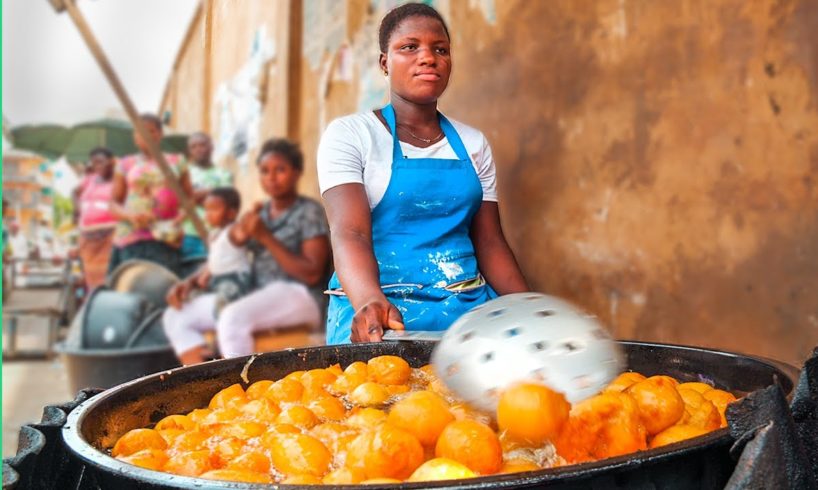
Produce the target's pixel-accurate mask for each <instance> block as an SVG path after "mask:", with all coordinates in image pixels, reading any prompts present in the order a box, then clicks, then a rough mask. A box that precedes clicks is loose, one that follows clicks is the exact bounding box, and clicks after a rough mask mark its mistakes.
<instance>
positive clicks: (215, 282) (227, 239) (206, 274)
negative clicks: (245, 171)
mask: <svg viewBox="0 0 818 490" xmlns="http://www.w3.org/2000/svg"><path fill="white" fill-rule="evenodd" d="M240 208H241V197H240V196H239V193H238V191H236V189H234V188H232V187H216V188H214V189H212V190H211V191H210V192H209V193H208V195H207V197H206V198H205V201H204V210H205V220H206V221H207V223H208V224H209V225H210V226H211V227H212V228H213V230H212V231H211V232H210V237H209V243H210V247H209V250H208V254H207V265H206V270H204V271H202V273H201V274H200V275H199V278H198V286H199V287H200V288H201V289H209V290H210V291H212V292H214V293H216V296H217V299H216V312H217V314H218V312H219V311H220V310H221V309H222V308H223V307H224V306H226V305H227V304H228V303H230V302H232V301H235V300H237V299H239V298H240V297H242V296H244V295H245V294H247V293H248V292H249V291H250V259H249V256H248V250H247V248H246V247H244V246H243V245H237V243H243V242H245V241H246V237H244V236H243V235H244V231H243V230H242V229H241V227H240V226H237V225H236V217H237V216H238V214H239V209H240Z"/></svg>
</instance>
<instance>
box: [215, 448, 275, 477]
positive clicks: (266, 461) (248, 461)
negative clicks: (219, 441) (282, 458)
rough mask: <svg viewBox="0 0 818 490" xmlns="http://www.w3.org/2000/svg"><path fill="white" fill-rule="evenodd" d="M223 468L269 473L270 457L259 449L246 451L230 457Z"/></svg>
mask: <svg viewBox="0 0 818 490" xmlns="http://www.w3.org/2000/svg"><path fill="white" fill-rule="evenodd" d="M225 468H227V469H230V470H241V471H252V472H255V473H269V472H270V458H269V457H267V456H266V455H265V454H264V453H262V452H261V451H247V452H246V453H244V454H241V455H239V456H236V457H235V458H233V459H231V460H230V461H229V462H228V463H227V466H225Z"/></svg>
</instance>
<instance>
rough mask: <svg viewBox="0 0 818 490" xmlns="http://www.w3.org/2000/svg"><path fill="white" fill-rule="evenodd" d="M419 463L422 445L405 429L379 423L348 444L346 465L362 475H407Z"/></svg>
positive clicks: (403, 476)
mask: <svg viewBox="0 0 818 490" xmlns="http://www.w3.org/2000/svg"><path fill="white" fill-rule="evenodd" d="M422 463H423V446H421V444H420V441H418V440H417V438H416V437H415V436H413V435H412V434H410V433H409V432H407V431H405V430H403V429H399V428H397V427H393V426H391V425H389V424H381V425H380V426H378V427H377V428H375V429H373V430H369V431H365V432H364V433H362V434H361V435H359V436H358V437H356V438H355V440H353V441H352V442H351V443H350V444H349V447H348V452H347V459H346V466H348V467H350V468H355V469H358V470H361V471H363V472H364V474H365V475H366V478H368V479H371V478H400V479H405V478H408V477H409V475H411V474H412V472H413V471H415V470H416V469H417V468H418V466H420V465H421V464H422Z"/></svg>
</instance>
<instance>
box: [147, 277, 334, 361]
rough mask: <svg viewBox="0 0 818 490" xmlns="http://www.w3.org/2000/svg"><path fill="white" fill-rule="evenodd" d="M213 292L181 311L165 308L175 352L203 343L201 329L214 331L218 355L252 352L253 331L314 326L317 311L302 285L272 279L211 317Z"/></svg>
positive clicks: (318, 315) (317, 322)
mask: <svg viewBox="0 0 818 490" xmlns="http://www.w3.org/2000/svg"><path fill="white" fill-rule="evenodd" d="M215 308H216V295H215V294H212V293H209V294H203V295H201V296H198V297H196V298H194V299H193V300H191V301H188V302H187V303H185V304H184V305H183V306H182V309H181V310H177V309H175V308H171V307H168V309H167V310H165V313H164V316H163V317H162V323H163V325H164V328H165V334H166V335H167V336H168V339H169V340H170V343H171V345H172V346H173V350H174V351H175V352H176V354H177V355H178V354H181V353H183V352H187V351H189V350H190V349H193V348H194V347H198V346H201V345H204V344H205V339H204V335H203V333H204V332H209V331H213V330H215V331H216V340H217V341H218V343H219V350H220V351H221V354H222V356H224V357H225V358H228V357H239V356H246V355H250V354H252V353H253V332H258V331H259V330H271V329H277V328H286V327H292V326H296V325H304V324H308V325H310V326H314V327H318V326H319V325H320V323H321V312H320V311H319V308H318V305H317V304H316V302H315V299H313V297H312V295H310V292H309V290H308V289H307V287H306V286H304V285H303V284H299V283H296V282H286V281H275V282H272V283H270V284H268V285H267V286H265V287H263V288H262V289H259V290H257V291H254V292H252V293H250V294H248V295H247V296H245V297H243V298H241V299H239V300H236V301H234V302H233V303H230V304H229V305H227V306H226V307H225V308H224V309H223V310H222V312H221V314H220V315H219V319H218V321H216V317H215V313H216V311H215Z"/></svg>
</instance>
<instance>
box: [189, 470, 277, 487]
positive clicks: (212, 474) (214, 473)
mask: <svg viewBox="0 0 818 490" xmlns="http://www.w3.org/2000/svg"><path fill="white" fill-rule="evenodd" d="M199 478H205V479H208V480H224V481H240V482H244V483H272V482H273V479H272V478H270V475H265V474H263V473H256V472H253V471H247V470H231V469H226V468H224V469H220V470H210V471H208V472H206V473H203V474H201V475H199Z"/></svg>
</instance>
